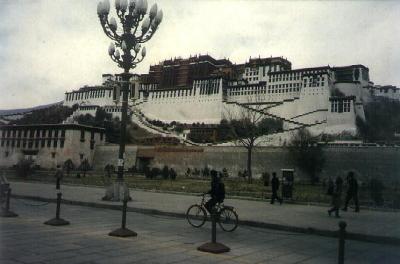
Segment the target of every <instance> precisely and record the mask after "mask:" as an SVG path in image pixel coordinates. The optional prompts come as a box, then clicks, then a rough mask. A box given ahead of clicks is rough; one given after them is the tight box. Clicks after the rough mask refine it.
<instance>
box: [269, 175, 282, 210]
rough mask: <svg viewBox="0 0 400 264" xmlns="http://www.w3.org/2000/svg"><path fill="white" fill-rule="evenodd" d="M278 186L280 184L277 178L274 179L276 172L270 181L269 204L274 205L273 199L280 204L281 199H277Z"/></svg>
mask: <svg viewBox="0 0 400 264" xmlns="http://www.w3.org/2000/svg"><path fill="white" fill-rule="evenodd" d="M279 184H280V183H279V179H278V177H276V172H273V173H272V179H271V189H272V196H271V204H274V202H275V199H277V200H278V201H279V203H280V204H282V198H279V196H278V190H279Z"/></svg>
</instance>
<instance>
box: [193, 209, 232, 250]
mask: <svg viewBox="0 0 400 264" xmlns="http://www.w3.org/2000/svg"><path fill="white" fill-rule="evenodd" d="M197 250H199V251H203V252H209V253H214V254H219V253H224V252H229V251H230V250H231V249H230V248H229V247H227V246H225V245H224V244H222V243H218V242H217V212H216V209H215V207H214V208H213V210H212V212H211V242H208V243H205V244H203V245H201V246H199V247H198V248H197Z"/></svg>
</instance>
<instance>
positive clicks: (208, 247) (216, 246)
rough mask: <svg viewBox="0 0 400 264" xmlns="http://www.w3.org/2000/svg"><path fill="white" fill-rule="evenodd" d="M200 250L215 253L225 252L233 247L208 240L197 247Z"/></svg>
mask: <svg viewBox="0 0 400 264" xmlns="http://www.w3.org/2000/svg"><path fill="white" fill-rule="evenodd" d="M197 250H199V251H203V252H209V253H214V254H220V253H225V252H229V251H230V250H231V249H230V248H228V247H227V246H225V245H224V244H221V243H218V242H215V243H213V242H208V243H205V244H203V245H201V246H199V247H198V248H197Z"/></svg>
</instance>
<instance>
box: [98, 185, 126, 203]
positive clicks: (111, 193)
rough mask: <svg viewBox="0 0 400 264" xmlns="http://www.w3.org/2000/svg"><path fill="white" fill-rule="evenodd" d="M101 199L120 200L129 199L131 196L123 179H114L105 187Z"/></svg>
mask: <svg viewBox="0 0 400 264" xmlns="http://www.w3.org/2000/svg"><path fill="white" fill-rule="evenodd" d="M101 199H102V200H103V201H111V202H120V201H123V200H124V199H127V200H128V201H131V200H132V198H131V197H130V195H129V188H128V185H127V184H126V183H125V182H123V181H115V182H114V183H112V184H111V185H110V186H108V187H106V194H105V195H104V197H103V198H101Z"/></svg>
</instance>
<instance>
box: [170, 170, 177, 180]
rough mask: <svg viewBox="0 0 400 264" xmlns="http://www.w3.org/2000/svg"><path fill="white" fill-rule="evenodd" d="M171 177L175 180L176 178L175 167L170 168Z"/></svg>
mask: <svg viewBox="0 0 400 264" xmlns="http://www.w3.org/2000/svg"><path fill="white" fill-rule="evenodd" d="M169 178H170V179H171V180H175V179H176V171H175V170H174V169H173V168H171V169H170V170H169Z"/></svg>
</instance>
